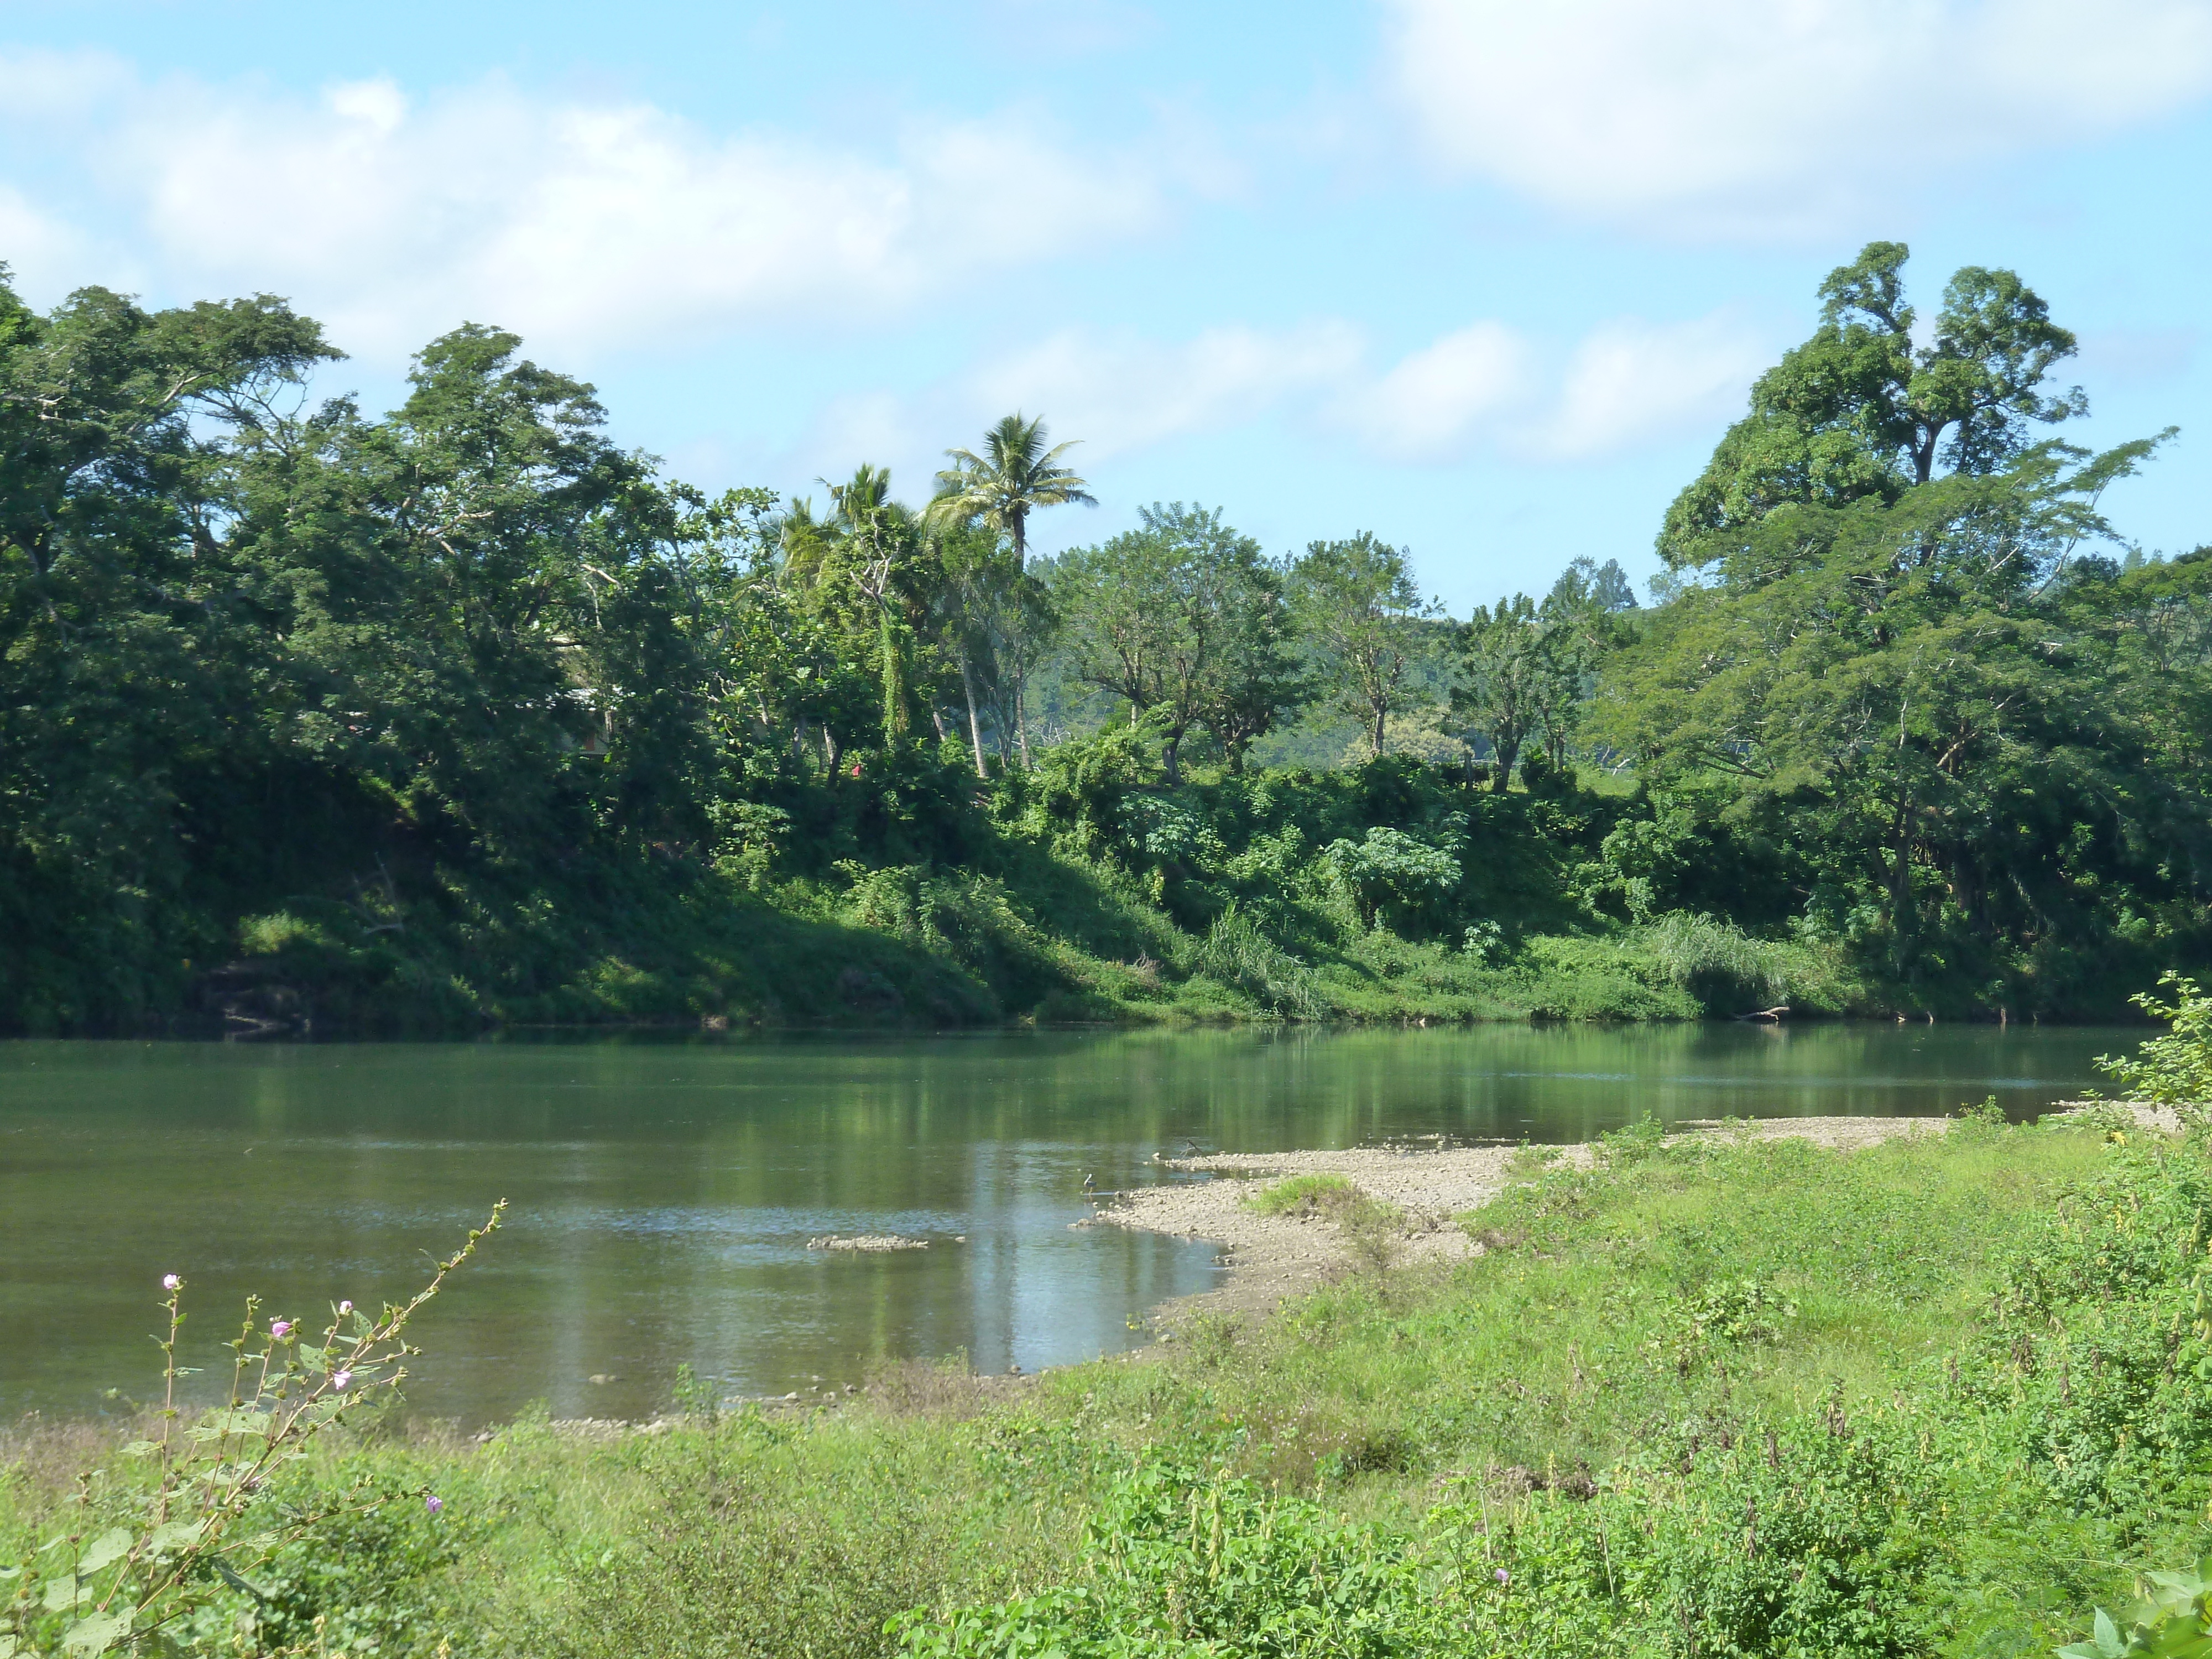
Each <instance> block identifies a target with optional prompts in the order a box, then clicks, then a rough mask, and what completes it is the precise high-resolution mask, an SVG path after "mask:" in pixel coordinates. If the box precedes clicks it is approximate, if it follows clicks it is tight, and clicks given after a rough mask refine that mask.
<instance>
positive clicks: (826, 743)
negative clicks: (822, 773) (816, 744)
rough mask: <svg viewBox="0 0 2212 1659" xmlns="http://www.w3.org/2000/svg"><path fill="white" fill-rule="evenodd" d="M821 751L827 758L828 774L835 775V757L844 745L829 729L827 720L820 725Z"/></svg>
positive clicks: (840, 752) (842, 749)
mask: <svg viewBox="0 0 2212 1659" xmlns="http://www.w3.org/2000/svg"><path fill="white" fill-rule="evenodd" d="M822 752H823V755H824V756H826V757H828V758H829V775H830V776H831V777H833V778H834V777H836V775H837V757H838V756H839V755H841V754H842V753H843V752H844V745H843V744H841V743H839V742H838V741H837V734H836V732H832V731H831V730H830V729H829V722H828V721H826V720H825V721H823V726H822Z"/></svg>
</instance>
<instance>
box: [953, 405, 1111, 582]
mask: <svg viewBox="0 0 2212 1659" xmlns="http://www.w3.org/2000/svg"><path fill="white" fill-rule="evenodd" d="M1045 436H1046V433H1045V424H1044V416H1042V415H1040V416H1037V417H1036V419H1035V420H1033V421H1025V420H1024V419H1023V418H1022V417H1021V415H1020V413H1019V412H1018V411H1017V412H1016V413H1014V414H1012V415H1008V416H1004V417H1003V418H1001V419H1000V422H999V423H998V424H997V425H996V426H994V427H993V428H991V429H990V430H989V431H988V432H986V433H985V434H984V435H983V453H982V454H981V455H978V454H977V453H975V451H973V450H972V449H948V450H946V451H945V459H947V460H949V461H951V463H952V465H951V466H949V467H947V468H946V469H945V471H942V472H940V473H939V474H938V475H937V494H936V495H935V496H934V497H933V499H932V500H931V501H930V503H929V516H930V517H931V518H933V519H937V520H947V519H981V520H982V521H983V522H984V523H985V524H986V525H987V526H990V527H991V528H992V529H994V530H995V531H998V532H1000V533H1001V534H1003V535H1007V536H1011V537H1012V538H1013V541H1014V562H1015V563H1016V564H1017V565H1022V564H1024V563H1025V562H1026V560H1027V558H1028V555H1029V522H1030V512H1031V511H1032V510H1033V509H1034V508H1036V507H1061V506H1064V505H1066V503H1067V502H1069V501H1080V502H1082V503H1083V504H1084V506H1085V507H1096V506H1097V505H1098V499H1097V496H1095V495H1092V494H1091V492H1090V490H1089V489H1085V481H1084V480H1083V479H1081V478H1079V477H1076V476H1075V474H1074V472H1073V471H1071V470H1070V469H1068V468H1066V467H1064V466H1062V465H1060V457H1061V456H1062V455H1065V454H1066V453H1067V452H1068V451H1069V450H1071V449H1073V448H1074V447H1075V446H1076V444H1077V443H1079V442H1081V440H1080V439H1075V440H1072V441H1069V442H1067V443H1064V444H1059V445H1055V446H1054V447H1053V448H1050V449H1047V448H1046V447H1045Z"/></svg>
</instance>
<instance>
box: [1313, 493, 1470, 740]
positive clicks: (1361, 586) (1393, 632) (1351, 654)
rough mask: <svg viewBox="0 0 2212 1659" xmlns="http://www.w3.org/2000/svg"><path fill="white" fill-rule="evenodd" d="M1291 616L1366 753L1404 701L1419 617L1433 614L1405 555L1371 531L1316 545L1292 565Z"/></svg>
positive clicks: (1417, 648) (1419, 638) (1418, 648)
mask: <svg viewBox="0 0 2212 1659" xmlns="http://www.w3.org/2000/svg"><path fill="white" fill-rule="evenodd" d="M1290 586H1291V596H1292V600H1291V603H1292V614H1293V616H1294V617H1295V618H1296V620H1297V626H1298V628H1299V629H1300V631H1301V633H1302V634H1303V635H1304V638H1305V640H1306V641H1307V643H1308V644H1309V645H1310V647H1311V648H1312V649H1313V651H1314V653H1315V654H1316V657H1317V658H1318V659H1319V661H1318V664H1317V667H1318V670H1319V673H1318V678H1319V679H1320V680H1321V682H1322V684H1326V685H1328V686H1329V687H1330V688H1332V689H1331V690H1330V691H1329V693H1328V702H1329V704H1330V706H1331V707H1332V708H1335V709H1336V710H1338V711H1339V712H1340V713H1341V714H1344V715H1345V716H1346V718H1348V719H1351V720H1357V721H1358V722H1359V726H1360V729H1361V730H1362V731H1363V732H1365V733H1366V734H1367V740H1368V744H1369V747H1370V750H1372V752H1374V753H1375V754H1377V755H1379V754H1381V753H1382V752H1383V734H1384V729H1385V727H1386V726H1388V725H1389V719H1390V715H1391V713H1392V711H1393V710H1395V709H1397V708H1400V707H1401V704H1402V700H1403V696H1404V690H1405V684H1406V678H1407V675H1408V674H1409V673H1410V672H1411V671H1412V670H1413V665H1414V664H1415V663H1416V662H1417V661H1418V660H1419V658H1420V655H1421V653H1422V649H1423V647H1424V645H1425V643H1426V641H1425V639H1424V637H1423V635H1422V633H1421V631H1420V627H1419V624H1420V621H1421V619H1422V618H1425V617H1432V616H1434V615H1436V614H1437V610H1438V607H1437V605H1435V603H1434V602H1430V603H1426V604H1425V603H1423V601H1422V599H1421V594H1420V590H1419V588H1418V587H1416V586H1414V585H1413V570H1412V568H1411V567H1410V566H1409V565H1408V564H1407V558H1406V553H1405V550H1404V549H1402V548H1396V547H1393V546H1391V545H1390V544H1389V543H1388V542H1385V541H1383V540H1381V539H1379V538H1376V536H1375V535H1374V534H1373V533H1372V532H1369V531H1364V530H1363V531H1361V532H1359V533H1358V534H1357V535H1355V536H1353V537H1352V538H1349V539H1348V540H1345V541H1336V542H1313V543H1310V544H1308V546H1307V548H1306V551H1305V556H1304V557H1303V558H1301V559H1299V560H1297V562H1296V563H1294V564H1293V565H1292V566H1291V573H1290Z"/></svg>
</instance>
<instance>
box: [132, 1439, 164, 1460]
mask: <svg viewBox="0 0 2212 1659" xmlns="http://www.w3.org/2000/svg"><path fill="white" fill-rule="evenodd" d="M159 1450H161V1442H160V1441H158V1440H134V1441H132V1442H131V1443H130V1444H129V1445H127V1446H125V1447H124V1449H123V1455H125V1457H145V1456H149V1455H151V1454H153V1453H155V1452H157V1451H159Z"/></svg>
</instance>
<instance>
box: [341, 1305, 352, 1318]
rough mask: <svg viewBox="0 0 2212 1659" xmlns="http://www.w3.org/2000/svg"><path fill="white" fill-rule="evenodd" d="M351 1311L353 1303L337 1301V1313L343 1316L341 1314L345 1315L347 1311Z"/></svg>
mask: <svg viewBox="0 0 2212 1659" xmlns="http://www.w3.org/2000/svg"><path fill="white" fill-rule="evenodd" d="M352 1311H353V1304H352V1303H350V1302H341V1303H339V1304H338V1312H339V1314H340V1315H341V1316H343V1315H346V1314H349V1313H351V1312H352Z"/></svg>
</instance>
